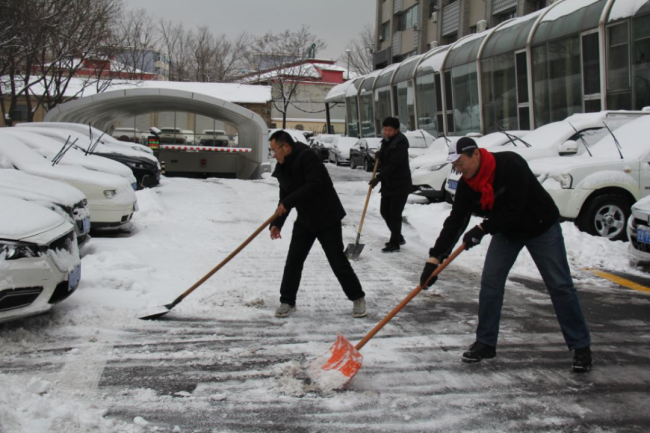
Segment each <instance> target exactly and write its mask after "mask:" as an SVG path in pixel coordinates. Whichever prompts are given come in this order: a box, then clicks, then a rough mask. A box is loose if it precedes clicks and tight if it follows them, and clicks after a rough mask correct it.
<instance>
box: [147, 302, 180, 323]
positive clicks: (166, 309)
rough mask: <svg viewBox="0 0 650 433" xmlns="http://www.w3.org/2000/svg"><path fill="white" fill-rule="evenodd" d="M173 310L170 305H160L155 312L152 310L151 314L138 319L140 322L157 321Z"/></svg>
mask: <svg viewBox="0 0 650 433" xmlns="http://www.w3.org/2000/svg"><path fill="white" fill-rule="evenodd" d="M172 308H173V305H172V304H169V305H161V306H160V307H158V308H157V309H156V310H153V311H152V312H151V313H149V314H147V315H146V316H142V317H140V320H154V319H158V318H159V317H162V316H164V315H165V314H167V313H169V312H170V311H171V309H172Z"/></svg>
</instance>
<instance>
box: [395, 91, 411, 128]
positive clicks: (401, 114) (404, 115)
mask: <svg viewBox="0 0 650 433" xmlns="http://www.w3.org/2000/svg"><path fill="white" fill-rule="evenodd" d="M406 83H407V82H406V81H403V82H401V83H399V84H398V85H397V86H395V95H396V98H395V99H396V105H395V107H396V108H397V118H398V119H399V122H400V123H401V127H400V129H401V130H402V131H403V130H405V129H407V130H408V125H409V112H408V104H407V102H408V101H407V99H408V95H407V93H408V86H407V84H406Z"/></svg>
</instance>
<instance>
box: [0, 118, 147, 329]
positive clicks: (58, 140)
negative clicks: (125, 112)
mask: <svg viewBox="0 0 650 433" xmlns="http://www.w3.org/2000/svg"><path fill="white" fill-rule="evenodd" d="M139 147H140V146H139ZM159 180H160V165H159V164H158V161H157V159H156V158H155V157H154V156H153V155H152V154H151V153H150V152H147V151H140V150H139V149H133V146H132V145H129V144H126V143H123V142H117V141H116V140H114V139H113V138H111V137H105V136H103V135H102V133H101V132H100V131H97V130H95V129H94V128H89V127H88V126H86V125H77V124H61V123H29V124H21V125H20V127H13V128H0V267H1V268H2V276H1V278H0V322H2V321H6V320H12V319H15V318H19V317H25V316H29V315H33V314H40V313H42V312H44V311H47V310H48V309H49V308H50V307H51V306H52V305H53V304H55V303H57V302H60V301H62V300H63V299H65V298H66V297H68V296H69V295H70V294H71V293H72V292H74V290H75V289H76V288H77V286H78V284H79V281H80V278H81V262H80V256H79V248H80V247H81V246H83V245H85V244H86V243H87V242H88V241H89V240H90V236H89V233H90V230H91V228H92V229H105V228H115V227H121V226H123V225H124V224H126V223H128V222H129V221H131V219H132V218H133V215H134V213H135V212H136V211H137V209H138V207H137V199H136V195H135V190H136V189H140V188H144V187H147V186H153V185H157V184H158V182H159Z"/></svg>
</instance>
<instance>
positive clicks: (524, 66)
mask: <svg viewBox="0 0 650 433" xmlns="http://www.w3.org/2000/svg"><path fill="white" fill-rule="evenodd" d="M516 62H517V101H518V102H519V103H520V104H525V103H526V102H528V63H527V62H526V53H525V52H521V53H517V55H516Z"/></svg>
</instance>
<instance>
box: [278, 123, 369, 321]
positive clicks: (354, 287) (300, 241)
mask: <svg viewBox="0 0 650 433" xmlns="http://www.w3.org/2000/svg"><path fill="white" fill-rule="evenodd" d="M270 141H271V143H270V148H271V149H270V150H271V153H272V154H273V155H274V156H275V159H277V161H278V163H277V165H276V166H275V170H274V171H273V177H275V178H277V179H278V182H279V183H280V204H279V205H278V211H279V212H280V214H281V216H280V217H278V218H276V219H275V220H274V221H273V222H272V223H271V239H274V240H275V239H280V238H281V237H282V236H281V235H280V231H281V230H282V226H283V225H284V222H285V221H286V219H287V216H288V215H289V212H290V211H291V209H293V208H296V211H297V212H298V218H297V219H296V222H295V223H294V224H293V232H292V235H291V244H290V245H289V254H288V255H287V261H286V264H285V266H284V275H283V276H282V284H281V286H280V306H279V307H278V309H277V310H276V311H275V316H276V317H287V316H289V314H291V313H292V312H294V311H296V295H297V294H298V287H299V286H300V278H301V276H302V269H303V265H304V263H305V260H306V259H307V255H308V254H309V251H310V250H311V247H312V245H313V244H314V241H315V240H316V239H318V241H319V242H320V244H321V246H322V247H323V251H324V252H325V255H326V256H327V260H328V261H329V264H330V266H331V267H332V270H333V271H334V274H335V275H336V278H337V279H338V280H339V283H341V287H342V288H343V291H344V292H345V294H346V295H347V297H348V299H349V300H351V301H353V307H352V315H353V316H354V317H364V316H365V315H366V301H365V294H364V292H363V290H362V288H361V283H360V282H359V279H358V278H357V275H356V274H355V273H354V270H353V269H352V266H351V265H350V262H349V261H348V259H347V257H346V256H345V253H344V252H343V232H342V226H341V220H342V219H343V217H344V216H345V210H344V209H343V205H342V204H341V201H340V200H339V196H338V195H337V193H336V190H335V189H334V185H333V183H332V180H331V179H330V176H329V173H328V172H327V169H326V168H325V166H324V165H323V162H322V161H321V159H320V158H319V156H318V155H317V154H316V153H315V152H312V151H311V150H310V149H309V147H308V146H307V145H305V144H302V143H296V142H294V141H293V139H292V138H291V136H290V135H289V134H288V133H287V132H285V131H276V132H275V133H273V135H271V139H270Z"/></svg>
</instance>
